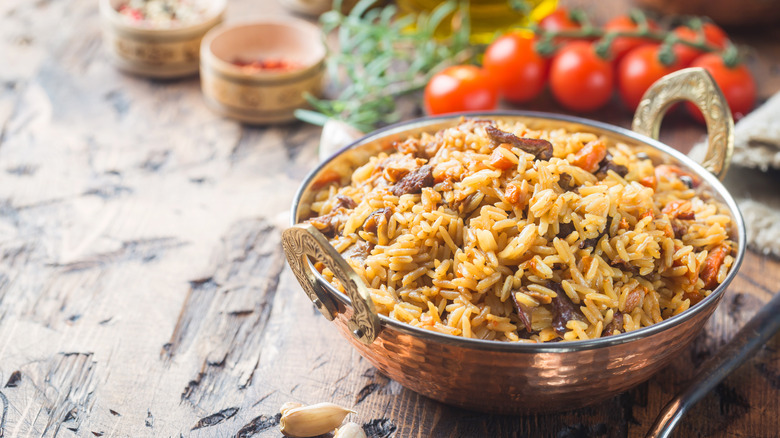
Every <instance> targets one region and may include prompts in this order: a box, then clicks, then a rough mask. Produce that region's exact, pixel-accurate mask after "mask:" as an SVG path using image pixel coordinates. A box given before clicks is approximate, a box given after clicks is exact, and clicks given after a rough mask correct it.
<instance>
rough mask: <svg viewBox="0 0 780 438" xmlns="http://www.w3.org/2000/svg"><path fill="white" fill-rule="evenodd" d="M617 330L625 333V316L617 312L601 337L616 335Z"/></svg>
mask: <svg viewBox="0 0 780 438" xmlns="http://www.w3.org/2000/svg"><path fill="white" fill-rule="evenodd" d="M615 330H620V332H621V333H622V332H623V314H622V313H620V312H616V313H615V314H614V315H613V316H612V321H611V322H610V323H609V324H607V326H606V327H604V331H603V332H601V336H612V335H614V334H615Z"/></svg>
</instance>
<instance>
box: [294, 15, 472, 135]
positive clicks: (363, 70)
mask: <svg viewBox="0 0 780 438" xmlns="http://www.w3.org/2000/svg"><path fill="white" fill-rule="evenodd" d="M374 3H375V0H361V1H359V2H358V3H357V5H355V7H354V8H353V9H352V11H351V12H350V13H349V14H346V15H345V14H343V13H342V12H341V10H342V9H341V1H340V0H336V1H334V5H333V10H331V11H329V12H326V13H325V14H323V15H322V16H321V18H320V21H321V23H322V27H323V33H324V34H325V35H326V36H327V35H328V34H330V33H331V32H334V31H335V32H337V37H338V46H339V47H338V51H336V52H334V53H331V54H330V55H329V56H328V60H327V62H326V63H327V71H328V77H329V79H330V81H331V86H332V87H333V88H335V89H339V90H340V91H338V93H337V95H336V96H335V97H334V98H333V99H317V98H315V97H313V96H310V95H309V96H307V100H308V101H309V103H310V104H311V105H312V107H313V108H314V111H311V110H298V111H296V113H295V115H296V117H298V118H299V119H301V120H303V121H306V122H309V123H313V124H316V125H324V124H325V122H326V121H327V120H328V119H331V118H333V119H338V120H341V121H343V122H346V123H348V124H349V125H352V126H354V127H355V128H357V129H359V130H361V131H364V132H366V131H371V130H373V129H374V128H376V127H377V126H378V125H381V124H388V123H394V122H396V121H398V120H400V118H401V114H400V113H399V112H398V110H397V108H396V104H395V97H396V96H399V95H402V94H406V93H409V92H412V91H415V90H419V89H421V88H423V87H424V86H425V84H426V83H427V82H428V80H429V79H430V78H431V76H432V75H433V74H434V73H436V72H437V71H439V70H441V69H442V68H444V67H446V66H448V65H454V64H460V63H463V62H466V61H468V60H469V58H471V57H473V56H474V55H475V53H476V51H475V49H474V48H473V47H472V46H471V45H470V43H469V33H470V29H469V19H468V16H469V14H468V10H467V8H468V5H467V2H462V3H460V4H459V3H457V2H456V1H454V0H449V1H447V2H444V3H442V4H441V5H439V6H438V7H437V8H436V9H434V10H433V11H431V13H430V14H419V15H417V16H411V15H409V16H404V17H398V9H397V8H396V7H395V6H394V5H392V4H391V5H388V6H385V7H375V8H372V6H373V4H374ZM449 17H452V20H453V26H452V28H453V32H452V34H451V35H450V37H448V38H446V39H442V38H439V37H438V36H437V35H435V32H436V29H437V28H438V27H439V24H441V23H442V21H443V20H445V19H447V18H449Z"/></svg>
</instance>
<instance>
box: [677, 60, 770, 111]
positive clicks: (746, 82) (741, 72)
mask: <svg viewBox="0 0 780 438" xmlns="http://www.w3.org/2000/svg"><path fill="white" fill-rule="evenodd" d="M691 67H702V68H704V69H705V70H707V71H708V72H710V74H711V75H712V78H713V79H715V82H716V83H717V84H718V86H719V87H720V89H721V91H722V92H723V96H724V97H725V98H726V102H728V104H729V108H731V114H732V115H733V116H734V120H739V119H741V118H742V117H743V116H745V114H747V113H748V112H750V110H751V109H753V105H755V103H756V81H755V80H754V79H753V75H752V74H751V73H750V70H748V68H747V66H745V64H738V65H736V66H734V67H729V66H727V65H726V64H725V63H724V62H723V58H722V57H721V56H720V55H718V54H716V53H707V54H705V55H702V56H700V57H698V58H696V60H694V61H693V64H691ZM686 108H688V112H690V113H691V115H692V116H693V118H694V119H696V120H698V121H700V122H704V117H703V116H702V114H701V111H699V109H698V108H697V107H696V106H695V105H693V104H692V103H689V102H687V103H686Z"/></svg>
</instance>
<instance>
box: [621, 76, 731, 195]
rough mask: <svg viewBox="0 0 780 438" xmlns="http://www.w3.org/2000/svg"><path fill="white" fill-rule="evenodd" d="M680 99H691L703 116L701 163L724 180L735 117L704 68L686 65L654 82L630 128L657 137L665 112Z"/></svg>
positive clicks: (729, 155) (729, 158)
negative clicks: (704, 148)
mask: <svg viewBox="0 0 780 438" xmlns="http://www.w3.org/2000/svg"><path fill="white" fill-rule="evenodd" d="M681 100H689V101H691V102H693V103H694V104H695V105H696V106H697V107H699V109H700V110H701V112H702V114H703V115H704V120H705V121H706V122H707V136H708V140H709V146H708V148H707V154H706V155H705V157H704V162H703V163H702V166H704V168H705V169H707V170H709V171H710V172H712V173H714V174H715V176H717V177H718V178H720V179H723V177H725V176H726V171H727V170H728V168H729V164H730V163H731V154H732V152H733V150H734V119H732V117H731V110H730V109H729V106H728V104H727V103H726V98H724V97H723V93H722V92H721V91H720V87H718V85H717V84H716V83H715V81H714V80H713V79H712V76H710V74H709V72H707V70H704V69H703V68H700V67H695V68H686V69H682V70H680V71H677V72H674V73H671V74H668V75H666V76H664V77H662V78H661V79H659V80H657V81H655V83H653V85H651V86H650V88H649V89H648V90H647V91H646V92H645V94H644V96H642V100H641V101H640V102H639V107H638V108H637V109H636V113H634V121H633V122H632V124H631V129H633V130H634V131H635V132H638V133H640V134H644V135H646V136H648V137H652V138H654V139H658V134H659V131H660V129H661V120H663V117H664V115H665V114H666V111H667V110H669V108H670V107H671V106H672V104H674V103H675V102H678V101H681Z"/></svg>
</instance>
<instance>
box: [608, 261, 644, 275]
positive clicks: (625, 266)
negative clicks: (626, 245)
mask: <svg viewBox="0 0 780 438" xmlns="http://www.w3.org/2000/svg"><path fill="white" fill-rule="evenodd" d="M609 266H612V267H613V268H618V269H620V270H622V271H624V272H631V273H633V274H638V273H639V268H638V267H636V266H633V265H631V264H630V263H628V262H627V261H625V260H623V259H621V258H620V257H615V259H614V260H610V262H609Z"/></svg>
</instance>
